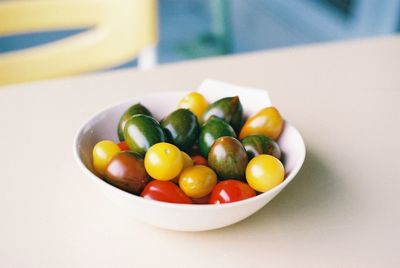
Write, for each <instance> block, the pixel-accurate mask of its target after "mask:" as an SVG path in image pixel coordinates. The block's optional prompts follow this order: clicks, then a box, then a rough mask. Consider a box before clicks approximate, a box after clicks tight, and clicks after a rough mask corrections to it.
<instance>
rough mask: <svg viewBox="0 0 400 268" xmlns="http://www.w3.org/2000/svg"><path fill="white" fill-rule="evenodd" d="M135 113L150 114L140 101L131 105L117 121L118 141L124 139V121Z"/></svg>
mask: <svg viewBox="0 0 400 268" xmlns="http://www.w3.org/2000/svg"><path fill="white" fill-rule="evenodd" d="M136 114H144V115H148V116H152V115H151V112H150V111H149V110H148V109H147V108H146V107H144V106H143V105H142V104H141V103H136V104H135V105H132V106H131V107H129V108H128V109H127V110H126V111H125V112H124V113H123V114H122V116H121V118H120V119H119V122H118V138H119V140H120V141H124V140H125V137H124V128H125V124H126V122H127V121H128V119H129V118H131V117H132V116H134V115H136Z"/></svg>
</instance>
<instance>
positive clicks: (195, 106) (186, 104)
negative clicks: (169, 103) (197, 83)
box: [178, 92, 208, 118]
mask: <svg viewBox="0 0 400 268" xmlns="http://www.w3.org/2000/svg"><path fill="white" fill-rule="evenodd" d="M207 106H208V103H207V101H206V99H205V98H204V96H203V95H201V94H200V93H197V92H191V93H189V94H188V95H186V96H185V97H184V98H183V99H181V100H180V102H179V104H178V108H184V109H189V110H190V111H191V112H192V113H194V114H195V115H196V116H197V118H200V116H201V114H202V113H203V112H204V110H205V109H206V108H207Z"/></svg>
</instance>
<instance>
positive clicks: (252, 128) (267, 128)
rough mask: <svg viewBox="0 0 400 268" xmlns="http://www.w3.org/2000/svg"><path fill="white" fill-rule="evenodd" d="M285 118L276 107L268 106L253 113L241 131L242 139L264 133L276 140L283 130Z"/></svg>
mask: <svg viewBox="0 0 400 268" xmlns="http://www.w3.org/2000/svg"><path fill="white" fill-rule="evenodd" d="M284 123H285V122H284V120H283V118H282V116H281V114H280V113H279V111H278V110H277V109H276V108H275V107H267V108H264V109H262V110H261V111H259V112H258V113H256V114H254V115H252V116H250V117H249V119H247V121H246V123H244V125H243V127H242V130H241V131H240V135H239V137H240V139H243V138H245V137H247V136H250V135H257V134H260V135H264V136H266V137H268V138H271V139H273V140H276V139H277V138H278V137H279V135H280V134H281V132H282V129H283V125H284Z"/></svg>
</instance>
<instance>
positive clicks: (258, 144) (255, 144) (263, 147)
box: [242, 135, 281, 160]
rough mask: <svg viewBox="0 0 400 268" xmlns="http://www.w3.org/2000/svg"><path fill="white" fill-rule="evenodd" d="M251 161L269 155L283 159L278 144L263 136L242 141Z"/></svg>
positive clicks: (254, 136) (248, 137)
mask: <svg viewBox="0 0 400 268" xmlns="http://www.w3.org/2000/svg"><path fill="white" fill-rule="evenodd" d="M242 144H243V146H244V148H245V149H246V152H247V156H248V157H249V160H250V159H252V158H253V157H255V156H257V155H260V154H269V155H272V156H274V157H276V158H278V159H280V158H281V149H280V148H279V145H278V143H276V142H275V141H274V140H272V139H270V138H268V137H266V136H263V135H252V136H247V137H246V138H244V139H243V140H242Z"/></svg>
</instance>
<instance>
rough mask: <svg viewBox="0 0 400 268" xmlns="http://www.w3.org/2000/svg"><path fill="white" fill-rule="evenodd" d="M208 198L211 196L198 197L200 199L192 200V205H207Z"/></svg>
mask: <svg viewBox="0 0 400 268" xmlns="http://www.w3.org/2000/svg"><path fill="white" fill-rule="evenodd" d="M210 196H211V194H208V195H206V196H203V197H200V198H192V201H193V204H200V205H201V204H208V203H209V202H210Z"/></svg>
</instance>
